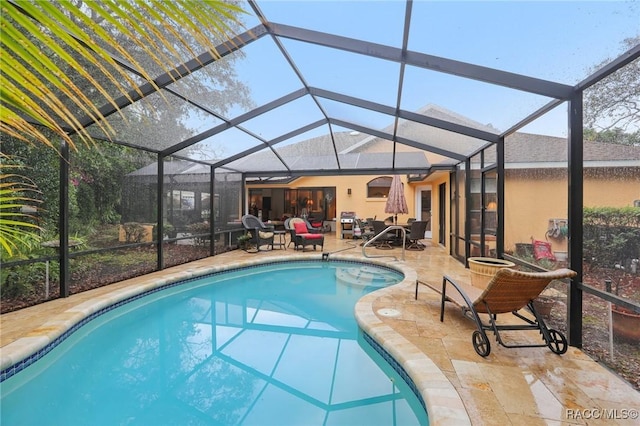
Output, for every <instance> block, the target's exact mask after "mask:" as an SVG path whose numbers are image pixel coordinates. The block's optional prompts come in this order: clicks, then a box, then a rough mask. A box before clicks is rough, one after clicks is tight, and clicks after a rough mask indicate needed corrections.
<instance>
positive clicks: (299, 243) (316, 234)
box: [284, 217, 324, 251]
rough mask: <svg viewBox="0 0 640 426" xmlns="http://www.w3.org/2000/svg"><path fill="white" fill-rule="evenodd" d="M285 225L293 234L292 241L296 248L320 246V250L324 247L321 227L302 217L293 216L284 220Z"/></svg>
mask: <svg viewBox="0 0 640 426" xmlns="http://www.w3.org/2000/svg"><path fill="white" fill-rule="evenodd" d="M284 227H285V229H286V230H288V231H289V233H290V234H291V241H290V242H289V244H291V243H293V248H294V249H295V250H299V249H302V250H303V251H304V248H305V247H306V246H313V249H314V250H315V249H316V246H320V250H322V249H323V248H324V235H322V232H321V230H320V229H317V228H313V227H311V225H310V224H309V222H307V221H306V220H304V219H302V218H300V217H292V218H290V219H287V220H285V221H284Z"/></svg>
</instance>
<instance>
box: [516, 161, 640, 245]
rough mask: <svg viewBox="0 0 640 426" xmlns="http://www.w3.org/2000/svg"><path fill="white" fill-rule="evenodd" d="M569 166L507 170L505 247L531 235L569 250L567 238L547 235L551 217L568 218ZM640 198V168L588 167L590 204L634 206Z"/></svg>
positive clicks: (586, 198)
mask: <svg viewBox="0 0 640 426" xmlns="http://www.w3.org/2000/svg"><path fill="white" fill-rule="evenodd" d="M567 198H568V181H567V174H566V170H560V169H555V170H543V169H537V170H532V169H526V170H507V171H506V175H505V221H504V223H505V251H514V250H515V245H516V243H531V239H532V238H535V239H538V240H545V239H548V241H549V242H550V243H551V246H552V250H553V251H554V252H558V251H559V252H566V251H567V239H566V238H552V237H549V238H546V237H545V234H546V232H547V230H548V229H549V226H550V223H549V221H550V220H551V219H566V218H567V209H568V200H567ZM638 199H640V169H638V168H633V169H628V170H622V169H621V168H609V169H599V170H598V171H597V172H596V171H594V170H593V169H586V170H585V173H584V205H585V206H586V207H625V206H632V205H633V201H634V200H638Z"/></svg>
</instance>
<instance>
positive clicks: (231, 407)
mask: <svg viewBox="0 0 640 426" xmlns="http://www.w3.org/2000/svg"><path fill="white" fill-rule="evenodd" d="M401 278H402V276H401V275H400V274H398V273H397V272H395V271H392V270H388V269H385V268H377V267H375V268H374V267H372V266H369V265H363V264H358V263H354V262H333V261H332V262H287V263H278V264H272V265H268V266H259V267H254V268H249V269H246V268H245V269H241V270H236V271H233V272H227V273H224V274H216V275H215V276H213V277H204V278H198V279H193V280H190V281H189V282H186V283H184V284H181V285H179V286H172V287H170V288H166V289H163V290H161V291H158V292H155V293H153V294H152V295H149V296H147V297H143V298H138V299H136V300H134V301H132V302H130V303H127V304H124V305H122V306H119V307H117V308H115V309H112V310H109V311H108V312H106V313H104V314H102V315H100V316H98V317H97V318H95V319H94V320H92V321H90V322H89V323H87V324H85V325H84V326H83V327H81V328H79V329H78V330H77V331H76V332H75V333H73V334H71V336H70V337H69V338H67V339H65V340H64V341H63V342H62V343H60V344H59V345H58V346H56V347H55V348H54V349H53V350H52V351H51V352H50V353H49V354H47V355H46V356H44V357H43V358H42V359H41V360H39V361H38V362H36V363H35V364H33V365H32V366H30V367H29V368H27V369H25V370H23V371H22V372H20V373H18V374H16V375H15V376H13V377H11V378H9V379H7V380H6V381H5V382H3V383H2V414H1V419H2V423H3V424H20V423H22V424H24V423H28V424H42V423H46V424H78V423H82V424H122V423H127V424H189V423H193V424H247V425H248V424H261V425H262V424H385V425H388V424H402V425H410V424H425V423H426V422H427V418H426V414H425V411H424V408H423V406H422V403H421V401H420V400H419V399H418V398H417V397H416V395H415V394H414V392H413V391H412V390H411V389H410V387H409V386H408V385H407V384H406V383H405V382H404V381H403V380H402V379H401V376H400V375H399V374H398V372H396V371H395V370H394V369H393V368H391V367H390V366H389V364H388V363H387V362H386V361H384V359H383V356H381V355H380V354H379V353H378V352H377V351H376V350H373V349H372V347H371V346H370V345H369V343H368V342H366V341H365V338H364V337H363V336H362V333H361V332H359V329H358V327H357V324H356V322H355V320H354V317H353V309H354V308H353V307H354V304H355V302H356V301H357V300H358V299H359V298H360V297H361V296H362V295H364V294H366V293H368V292H370V291H372V290H375V289H377V288H381V287H385V286H388V285H390V284H393V283H395V282H398V281H399V280H400V279H401ZM213 282H215V285H211V284H212V283H213ZM377 349H380V348H377ZM39 416H44V417H39Z"/></svg>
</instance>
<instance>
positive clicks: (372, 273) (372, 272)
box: [336, 266, 398, 288]
mask: <svg viewBox="0 0 640 426" xmlns="http://www.w3.org/2000/svg"><path fill="white" fill-rule="evenodd" d="M336 280H337V282H338V283H340V284H343V285H347V286H351V287H371V286H373V287H381V288H382V287H387V286H389V285H393V284H395V283H397V282H398V279H397V277H394V276H393V275H387V274H381V273H380V270H379V269H378V270H376V269H375V268H371V267H368V266H362V267H360V268H351V267H350V268H337V269H336Z"/></svg>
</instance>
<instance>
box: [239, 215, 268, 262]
mask: <svg viewBox="0 0 640 426" xmlns="http://www.w3.org/2000/svg"><path fill="white" fill-rule="evenodd" d="M242 226H244V229H245V230H246V231H247V235H250V236H251V239H249V243H251V244H252V245H253V246H255V249H256V251H255V252H254V253H257V252H259V251H260V247H262V246H265V245H266V246H267V248H268V247H269V246H271V250H273V236H274V232H273V226H266V225H265V224H264V223H262V221H261V220H260V219H258V218H257V217H256V216H254V215H252V214H246V215H244V216H242ZM247 251H248V250H247Z"/></svg>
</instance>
